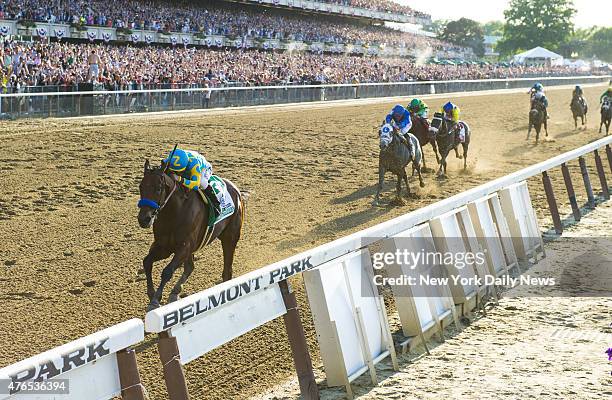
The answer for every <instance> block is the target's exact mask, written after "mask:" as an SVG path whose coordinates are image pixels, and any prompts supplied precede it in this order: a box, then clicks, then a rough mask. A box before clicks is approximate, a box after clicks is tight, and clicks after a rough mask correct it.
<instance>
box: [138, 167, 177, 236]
mask: <svg viewBox="0 0 612 400" xmlns="http://www.w3.org/2000/svg"><path fill="white" fill-rule="evenodd" d="M175 188H176V183H175V181H174V180H173V179H172V178H171V177H170V176H168V175H167V174H166V173H165V168H164V165H163V164H162V165H161V166H160V167H157V168H153V167H150V166H149V160H146V161H145V165H144V176H143V177H142V180H141V181H140V201H139V202H138V208H140V211H139V212H138V223H139V224H140V227H141V228H150V227H151V226H152V225H153V222H155V217H156V216H157V213H158V212H159V211H160V210H161V209H162V208H163V206H164V205H165V204H166V202H167V201H168V199H169V197H170V195H171V194H172V193H173V192H174V189H175Z"/></svg>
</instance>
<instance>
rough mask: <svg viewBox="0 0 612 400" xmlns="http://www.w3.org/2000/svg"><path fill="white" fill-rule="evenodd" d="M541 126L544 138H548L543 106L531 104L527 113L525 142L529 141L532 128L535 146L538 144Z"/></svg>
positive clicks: (536, 102) (536, 103) (535, 103)
mask: <svg viewBox="0 0 612 400" xmlns="http://www.w3.org/2000/svg"><path fill="white" fill-rule="evenodd" d="M542 125H544V131H545V132H546V136H548V124H547V122H546V112H545V110H544V106H543V105H542V103H540V102H539V101H534V102H532V106H531V110H530V111H529V129H528V130H527V140H529V135H530V134H531V128H533V129H535V131H536V144H538V142H539V140H540V131H541V130H542Z"/></svg>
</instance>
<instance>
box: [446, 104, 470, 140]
mask: <svg viewBox="0 0 612 400" xmlns="http://www.w3.org/2000/svg"><path fill="white" fill-rule="evenodd" d="M440 112H441V113H442V114H444V118H445V119H446V120H448V121H451V122H452V126H451V129H450V131H451V132H453V131H455V130H457V139H458V140H459V142H464V141H465V126H464V125H463V124H460V123H459V113H460V112H461V110H460V109H459V107H457V105H456V104H453V103H451V102H450V101H449V102H448V103H446V104H444V105H443V106H442V108H441V109H440ZM449 133H450V132H449Z"/></svg>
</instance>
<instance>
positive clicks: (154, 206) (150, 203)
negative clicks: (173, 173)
mask: <svg viewBox="0 0 612 400" xmlns="http://www.w3.org/2000/svg"><path fill="white" fill-rule="evenodd" d="M177 187H178V185H177V184H176V182H175V183H174V186H173V187H172V190H171V191H170V193H169V194H168V197H166V200H164V202H163V203H162V204H161V205H159V204H157V202H156V201H153V200H150V199H140V200H138V208H143V207H151V208H152V209H154V210H155V211H153V218H155V217H156V216H157V214H158V213H159V212H160V211H161V209H162V208H164V206H165V205H166V203H168V200H170V197H172V195H173V194H174V192H175V191H176V188H177Z"/></svg>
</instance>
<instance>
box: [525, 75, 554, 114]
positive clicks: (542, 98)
mask: <svg viewBox="0 0 612 400" xmlns="http://www.w3.org/2000/svg"><path fill="white" fill-rule="evenodd" d="M528 93H529V95H530V99H531V108H533V106H534V104H535V101H536V100H537V101H539V102H540V104H541V105H542V106H543V107H544V114H546V118H550V116H549V115H548V110H547V108H548V99H547V98H546V94H544V86H542V84H541V83H540V82H536V83H534V84H533V86H532V87H531V89H529V92H528Z"/></svg>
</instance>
